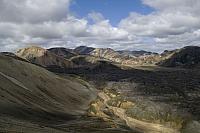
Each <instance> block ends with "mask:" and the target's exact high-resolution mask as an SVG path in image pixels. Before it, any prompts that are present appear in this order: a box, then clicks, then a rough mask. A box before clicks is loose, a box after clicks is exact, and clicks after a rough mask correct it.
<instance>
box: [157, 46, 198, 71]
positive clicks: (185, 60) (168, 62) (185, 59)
mask: <svg viewBox="0 0 200 133" xmlns="http://www.w3.org/2000/svg"><path fill="white" fill-rule="evenodd" d="M199 63H200V47H197V46H187V47H184V48H182V49H179V50H174V51H171V52H168V57H167V58H166V59H164V60H162V61H161V62H159V63H158V65H160V66H165V67H184V68H191V67H198V66H199Z"/></svg>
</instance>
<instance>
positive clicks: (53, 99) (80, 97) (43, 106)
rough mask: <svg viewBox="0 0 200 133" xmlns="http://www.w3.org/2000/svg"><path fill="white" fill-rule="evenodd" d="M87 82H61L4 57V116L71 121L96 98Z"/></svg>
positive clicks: (0, 90)
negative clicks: (58, 118) (69, 119)
mask: <svg viewBox="0 0 200 133" xmlns="http://www.w3.org/2000/svg"><path fill="white" fill-rule="evenodd" d="M95 95H96V94H95V91H94V89H93V88H92V87H90V86H89V85H88V84H87V83H86V82H84V81H82V80H80V79H74V78H65V79H64V78H61V77H59V76H57V75H55V74H53V73H51V72H49V71H47V70H45V69H43V68H40V67H38V66H36V65H32V64H30V63H27V62H23V61H19V60H15V59H13V58H10V57H5V56H0V114H1V115H8V116H12V117H17V118H30V119H32V120H34V119H50V118H51V117H61V118H71V117H72V116H73V115H80V114H83V113H84V111H85V110H86V109H87V108H88V104H89V103H90V102H91V101H92V100H93V99H94V98H95Z"/></svg>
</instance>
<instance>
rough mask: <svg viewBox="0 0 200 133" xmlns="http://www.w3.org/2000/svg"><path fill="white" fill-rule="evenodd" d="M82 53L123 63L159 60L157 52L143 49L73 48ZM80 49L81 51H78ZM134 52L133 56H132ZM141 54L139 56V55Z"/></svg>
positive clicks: (138, 63)
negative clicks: (135, 50)
mask: <svg viewBox="0 0 200 133" xmlns="http://www.w3.org/2000/svg"><path fill="white" fill-rule="evenodd" d="M77 51H79V52H78V53H79V54H84V55H92V56H95V57H99V58H104V59H107V60H110V61H112V62H115V63H119V64H123V65H130V66H131V65H149V64H150V65H153V64H156V63H157V62H159V61H160V55H159V54H157V53H151V52H146V51H145V52H144V51H137V52H134V51H115V50H113V49H111V48H92V47H86V46H80V47H78V48H75V50H74V52H77ZM80 51H81V52H80ZM131 54H132V55H131ZM133 54H135V56H133ZM139 55H141V56H139ZM142 55H143V56H142Z"/></svg>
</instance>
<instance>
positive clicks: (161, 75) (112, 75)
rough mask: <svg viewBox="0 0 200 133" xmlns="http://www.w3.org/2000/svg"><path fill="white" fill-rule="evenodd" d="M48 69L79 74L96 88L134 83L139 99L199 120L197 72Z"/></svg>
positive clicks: (109, 66)
mask: <svg viewBox="0 0 200 133" xmlns="http://www.w3.org/2000/svg"><path fill="white" fill-rule="evenodd" d="M48 69H49V70H50V71H53V72H56V73H67V74H75V75H79V76H81V77H82V78H84V79H86V80H89V81H94V82H95V83H96V84H97V86H98V87H100V86H101V84H103V83H104V82H105V83H106V82H119V83H121V84H123V82H129V83H136V84H138V86H137V87H138V89H137V91H139V94H141V95H142V96H145V97H156V98H154V99H153V100H154V101H156V102H165V103H170V104H171V103H173V104H175V105H177V106H178V107H180V108H184V109H187V110H188V111H189V112H190V113H192V114H194V115H195V116H197V117H198V119H199V118H200V117H199V112H200V95H199V92H200V80H199V77H200V72H199V71H198V70H191V69H188V70H186V69H162V68H157V67H154V68H153V69H152V70H147V69H146V70H145V69H130V68H129V69H122V68H120V67H117V66H115V65H113V64H111V63H106V62H103V63H101V64H99V65H96V66H94V67H80V68H73V69H54V68H48Z"/></svg>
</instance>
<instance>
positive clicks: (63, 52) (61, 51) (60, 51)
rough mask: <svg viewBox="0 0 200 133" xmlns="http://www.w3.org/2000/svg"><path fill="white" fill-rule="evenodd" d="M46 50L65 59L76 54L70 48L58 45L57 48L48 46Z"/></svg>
mask: <svg viewBox="0 0 200 133" xmlns="http://www.w3.org/2000/svg"><path fill="white" fill-rule="evenodd" d="M48 51H50V52H52V53H54V54H55V55H57V56H61V57H64V58H66V59H70V58H71V57H74V56H76V55H77V54H76V53H74V52H73V50H72V49H67V48H63V47H58V48H50V49H48Z"/></svg>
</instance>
